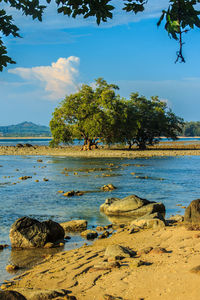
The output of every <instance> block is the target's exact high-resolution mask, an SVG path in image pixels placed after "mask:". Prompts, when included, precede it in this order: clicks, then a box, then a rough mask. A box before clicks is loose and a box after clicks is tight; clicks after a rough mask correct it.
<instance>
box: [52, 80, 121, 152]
mask: <svg viewBox="0 0 200 300" xmlns="http://www.w3.org/2000/svg"><path fill="white" fill-rule="evenodd" d="M116 89H118V87H117V86H116V85H113V84H108V83H107V82H106V81H105V80H103V79H102V78H99V79H97V80H96V86H95V88H94V89H93V88H92V87H91V86H88V85H83V86H82V87H81V89H80V90H79V91H78V92H77V93H75V94H72V95H70V96H67V97H66V98H65V99H64V100H63V101H62V102H61V104H60V106H59V107H58V108H56V110H55V112H54V113H53V118H52V120H51V121H50V129H51V132H52V136H53V140H52V142H51V145H52V146H55V145H58V144H59V143H60V142H64V143H71V142H72V140H73V139H74V138H77V139H80V140H81V139H83V140H84V144H85V145H87V147H88V149H90V148H91V146H93V145H96V144H97V140H98V139H99V137H101V139H102V140H104V141H105V142H106V143H113V142H115V141H116V137H115V135H114V129H116V126H118V125H119V123H120V122H119V115H118V110H117V107H118V106H119V104H120V99H119V96H117V95H116V94H115V90H116ZM120 118H121V115H120Z"/></svg>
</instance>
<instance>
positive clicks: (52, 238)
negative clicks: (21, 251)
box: [10, 217, 65, 248]
mask: <svg viewBox="0 0 200 300" xmlns="http://www.w3.org/2000/svg"><path fill="white" fill-rule="evenodd" d="M64 235H65V232H64V229H63V228H62V227H61V226H60V225H59V224H58V223H56V222H54V221H52V220H48V221H44V222H39V221H37V220H35V219H32V218H29V217H22V218H20V219H18V220H16V221H15V222H14V224H13V225H12V226H11V229H10V240H11V246H12V247H13V248H33V247H37V248H38V247H44V245H45V244H46V243H48V242H51V243H55V242H56V241H58V240H63V239H64Z"/></svg>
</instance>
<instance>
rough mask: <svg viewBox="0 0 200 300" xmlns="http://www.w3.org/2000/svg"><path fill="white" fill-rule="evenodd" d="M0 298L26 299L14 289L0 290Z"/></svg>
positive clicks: (8, 299)
mask: <svg viewBox="0 0 200 300" xmlns="http://www.w3.org/2000/svg"><path fill="white" fill-rule="evenodd" d="M0 300H26V298H25V297H24V296H23V295H22V294H20V293H18V292H16V291H0Z"/></svg>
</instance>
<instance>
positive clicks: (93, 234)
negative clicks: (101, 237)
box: [81, 229, 98, 240]
mask: <svg viewBox="0 0 200 300" xmlns="http://www.w3.org/2000/svg"><path fill="white" fill-rule="evenodd" d="M81 236H82V237H84V238H86V239H87V240H93V239H95V238H96V237H97V236H98V233H97V232H96V231H94V230H90V229H88V230H85V231H83V232H81Z"/></svg>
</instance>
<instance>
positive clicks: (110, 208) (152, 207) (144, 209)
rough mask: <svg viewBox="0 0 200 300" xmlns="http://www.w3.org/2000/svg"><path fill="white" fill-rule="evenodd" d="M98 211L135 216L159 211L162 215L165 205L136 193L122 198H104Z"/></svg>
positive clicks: (109, 214) (110, 214)
mask: <svg viewBox="0 0 200 300" xmlns="http://www.w3.org/2000/svg"><path fill="white" fill-rule="evenodd" d="M100 211H102V212H103V213H105V214H106V215H108V216H131V217H135V218H136V217H140V216H143V215H146V214H152V213H155V212H159V213H160V214H162V215H163V216H164V215H165V206H164V204H162V203H156V202H151V201H148V200H146V199H142V198H139V197H138V196H136V195H130V196H128V197H125V198H123V199H119V198H108V199H106V201H105V203H104V204H102V205H101V206H100Z"/></svg>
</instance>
